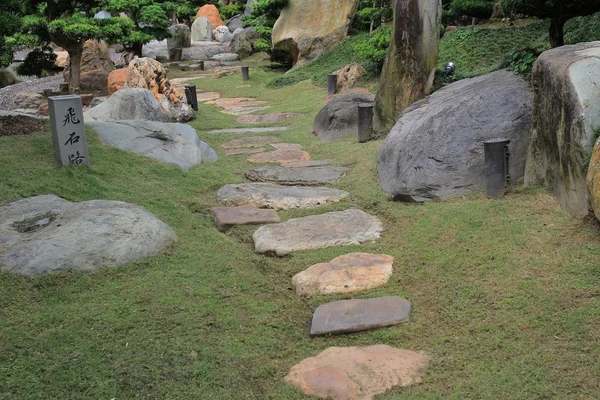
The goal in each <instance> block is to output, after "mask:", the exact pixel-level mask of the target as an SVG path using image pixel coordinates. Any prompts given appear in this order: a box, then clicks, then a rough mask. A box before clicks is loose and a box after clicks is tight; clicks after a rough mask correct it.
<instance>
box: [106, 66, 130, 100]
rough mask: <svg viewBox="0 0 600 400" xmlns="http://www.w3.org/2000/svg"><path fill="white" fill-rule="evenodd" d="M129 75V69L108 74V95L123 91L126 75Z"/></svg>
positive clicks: (116, 70) (121, 69)
mask: <svg viewBox="0 0 600 400" xmlns="http://www.w3.org/2000/svg"><path fill="white" fill-rule="evenodd" d="M128 74H129V68H120V69H115V70H114V71H112V72H111V73H110V74H108V94H113V93H114V92H116V91H118V90H121V89H125V84H126V83H127V75H128Z"/></svg>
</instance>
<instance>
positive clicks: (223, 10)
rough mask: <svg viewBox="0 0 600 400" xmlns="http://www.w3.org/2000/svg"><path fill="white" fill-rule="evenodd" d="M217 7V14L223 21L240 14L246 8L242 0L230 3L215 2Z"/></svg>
mask: <svg viewBox="0 0 600 400" xmlns="http://www.w3.org/2000/svg"><path fill="white" fill-rule="evenodd" d="M216 5H217V7H218V8H219V14H220V15H221V18H223V21H226V20H228V19H230V18H232V17H234V16H236V15H240V14H243V13H244V10H245V9H246V2H245V1H243V0H237V1H235V2H233V3H231V4H228V5H224V4H222V3H217V4H216Z"/></svg>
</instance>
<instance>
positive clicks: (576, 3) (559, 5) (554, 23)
mask: <svg viewBox="0 0 600 400" xmlns="http://www.w3.org/2000/svg"><path fill="white" fill-rule="evenodd" d="M500 7H501V8H502V10H503V11H504V13H506V14H510V13H513V14H514V13H517V14H525V15H529V16H535V17H539V18H550V21H551V22H550V28H549V37H550V45H551V46H552V47H558V46H562V45H564V44H565V40H564V25H565V23H566V22H567V20H569V19H570V18H573V17H578V16H585V15H591V14H594V13H596V12H598V11H600V1H598V0H569V1H564V0H501V3H500Z"/></svg>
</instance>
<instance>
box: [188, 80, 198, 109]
mask: <svg viewBox="0 0 600 400" xmlns="http://www.w3.org/2000/svg"><path fill="white" fill-rule="evenodd" d="M185 97H186V99H187V101H188V104H189V105H190V106H192V109H193V110H194V111H198V93H197V92H196V85H192V84H189V85H185Z"/></svg>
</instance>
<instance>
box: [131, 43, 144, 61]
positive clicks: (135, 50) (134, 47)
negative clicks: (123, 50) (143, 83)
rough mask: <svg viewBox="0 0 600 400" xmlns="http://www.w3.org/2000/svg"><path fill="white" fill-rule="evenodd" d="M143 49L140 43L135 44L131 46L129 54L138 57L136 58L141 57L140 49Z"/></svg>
mask: <svg viewBox="0 0 600 400" xmlns="http://www.w3.org/2000/svg"><path fill="white" fill-rule="evenodd" d="M143 47H144V45H143V44H142V43H136V44H134V45H132V46H131V52H132V53H133V54H134V55H136V56H138V57H140V58H141V57H142V48H143Z"/></svg>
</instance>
